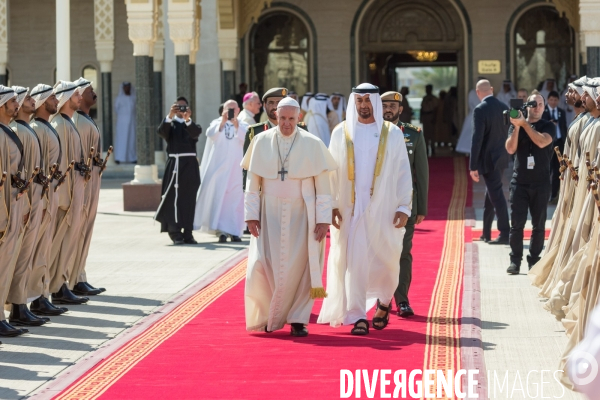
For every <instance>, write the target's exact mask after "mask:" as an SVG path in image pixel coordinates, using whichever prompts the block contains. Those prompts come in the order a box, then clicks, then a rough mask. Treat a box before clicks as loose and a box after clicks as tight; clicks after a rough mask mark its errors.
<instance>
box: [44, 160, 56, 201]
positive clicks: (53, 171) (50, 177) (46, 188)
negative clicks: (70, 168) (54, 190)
mask: <svg viewBox="0 0 600 400" xmlns="http://www.w3.org/2000/svg"><path fill="white" fill-rule="evenodd" d="M57 169H58V164H56V163H54V164H52V167H50V174H49V175H48V176H47V177H46V182H45V183H44V188H43V189H42V198H43V197H44V195H45V194H46V192H48V188H50V182H52V177H53V176H54V173H55V172H56V170H57Z"/></svg>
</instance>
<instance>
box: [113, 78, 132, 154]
mask: <svg viewBox="0 0 600 400" xmlns="http://www.w3.org/2000/svg"><path fill="white" fill-rule="evenodd" d="M115 116H116V117H117V124H116V126H115V162H116V163H117V164H119V163H122V162H124V163H132V162H135V161H136V160H137V152H136V136H135V129H136V128H135V126H136V125H135V88H134V87H133V86H132V85H131V83H130V82H123V84H122V85H121V88H120V89H119V95H118V96H117V98H116V99H115Z"/></svg>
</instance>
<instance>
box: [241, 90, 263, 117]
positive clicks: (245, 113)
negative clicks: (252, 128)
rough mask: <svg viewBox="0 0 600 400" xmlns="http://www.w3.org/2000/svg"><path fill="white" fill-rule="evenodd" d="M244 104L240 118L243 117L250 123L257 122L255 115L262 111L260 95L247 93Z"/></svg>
mask: <svg viewBox="0 0 600 400" xmlns="http://www.w3.org/2000/svg"><path fill="white" fill-rule="evenodd" d="M242 104H243V107H244V109H243V110H242V111H240V115H239V116H238V119H241V120H242V121H244V122H245V123H247V124H248V125H254V124H256V120H255V119H254V117H255V116H256V114H258V113H259V112H260V107H261V106H262V103H261V102H260V97H258V93H256V92H252V93H246V94H245V95H244V102H243V103H242Z"/></svg>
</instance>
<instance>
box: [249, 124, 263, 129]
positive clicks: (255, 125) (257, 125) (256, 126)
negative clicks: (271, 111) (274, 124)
mask: <svg viewBox="0 0 600 400" xmlns="http://www.w3.org/2000/svg"><path fill="white" fill-rule="evenodd" d="M263 125H267V123H266V122H259V123H258V124H254V125H250V126H249V127H248V129H251V128H258V127H259V126H263Z"/></svg>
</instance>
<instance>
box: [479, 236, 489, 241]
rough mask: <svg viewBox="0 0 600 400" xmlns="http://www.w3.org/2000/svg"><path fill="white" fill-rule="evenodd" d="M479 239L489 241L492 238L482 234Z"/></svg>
mask: <svg viewBox="0 0 600 400" xmlns="http://www.w3.org/2000/svg"><path fill="white" fill-rule="evenodd" d="M479 240H481V241H482V242H484V243H487V242H489V241H490V238H488V237H485V236H483V235H481V236H479Z"/></svg>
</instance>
